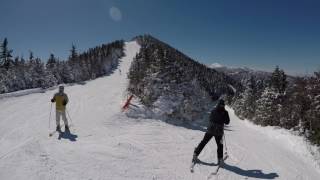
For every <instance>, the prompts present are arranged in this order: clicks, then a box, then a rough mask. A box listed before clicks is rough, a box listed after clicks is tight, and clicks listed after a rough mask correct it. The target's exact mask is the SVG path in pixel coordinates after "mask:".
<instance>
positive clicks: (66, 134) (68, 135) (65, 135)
mask: <svg viewBox="0 0 320 180" xmlns="http://www.w3.org/2000/svg"><path fill="white" fill-rule="evenodd" d="M77 138H78V136H77V135H75V134H72V133H71V132H70V131H65V132H61V133H59V137H58V139H59V140H60V139H69V140H70V141H77Z"/></svg>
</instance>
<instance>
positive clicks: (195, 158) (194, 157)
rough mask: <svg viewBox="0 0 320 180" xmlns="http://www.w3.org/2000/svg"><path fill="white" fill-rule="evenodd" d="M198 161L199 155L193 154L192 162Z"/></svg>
mask: <svg viewBox="0 0 320 180" xmlns="http://www.w3.org/2000/svg"><path fill="white" fill-rule="evenodd" d="M197 161H198V155H197V154H193V157H192V163H196V162H197Z"/></svg>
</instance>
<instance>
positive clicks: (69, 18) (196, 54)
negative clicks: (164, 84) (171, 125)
mask: <svg viewBox="0 0 320 180" xmlns="http://www.w3.org/2000/svg"><path fill="white" fill-rule="evenodd" d="M111 9H112V10H111ZM319 9H320V1H317V0H299V1H296V0H197V1H196V0H193V1H187V0H0V39H1V40H2V39H3V38H4V37H7V38H8V40H9V46H10V47H11V48H12V49H13V50H14V55H23V56H24V57H28V51H29V50H32V51H33V52H34V54H35V56H38V57H41V58H43V59H47V58H48V56H49V54H50V52H53V53H54V54H55V55H56V56H58V57H60V58H61V59H65V58H67V57H68V55H69V49H70V47H71V44H72V43H75V44H76V46H77V47H78V49H79V50H80V51H82V50H86V49H87V48H90V47H94V46H96V45H99V44H101V43H106V42H111V41H113V40H117V39H124V40H130V39H131V38H132V37H134V36H136V35H140V34H145V33H148V34H151V35H153V36H155V37H156V38H158V39H160V40H162V41H164V42H167V43H168V44H170V45H172V46H173V47H176V48H177V49H179V50H181V51H182V52H184V53H185V54H187V55H188V56H190V57H192V58H194V59H196V60H198V61H200V62H202V63H205V64H211V63H214V62H218V63H220V64H223V65H227V66H233V67H242V66H247V67H251V68H256V69H260V70H267V71H271V70H273V69H274V67H275V66H276V65H279V66H280V68H283V69H284V70H285V71H286V72H287V73H289V74H304V73H312V72H313V71H315V70H318V69H320V10H319ZM110 11H112V13H111V14H112V16H111V14H110Z"/></svg>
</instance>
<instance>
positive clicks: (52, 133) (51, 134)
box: [49, 130, 70, 137]
mask: <svg viewBox="0 0 320 180" xmlns="http://www.w3.org/2000/svg"><path fill="white" fill-rule="evenodd" d="M57 132H58V133H59V134H63V133H66V132H67V131H66V130H65V132H62V131H61V130H60V131H57V130H55V131H52V132H50V133H49V137H52V136H53V135H54V134H56V133H57ZM69 133H70V131H69Z"/></svg>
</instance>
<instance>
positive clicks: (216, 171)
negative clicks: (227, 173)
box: [190, 154, 229, 179]
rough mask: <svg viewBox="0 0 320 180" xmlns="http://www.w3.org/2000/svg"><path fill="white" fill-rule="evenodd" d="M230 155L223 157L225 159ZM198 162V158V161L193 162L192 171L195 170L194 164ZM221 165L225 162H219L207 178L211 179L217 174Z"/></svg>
mask: <svg viewBox="0 0 320 180" xmlns="http://www.w3.org/2000/svg"><path fill="white" fill-rule="evenodd" d="M228 157H229V156H228V154H226V155H225V156H224V158H223V161H225V160H226V159H227V158H228ZM197 162H198V161H197V160H196V161H193V162H192V163H191V166H190V172H191V173H193V172H194V166H195V165H196V164H197ZM221 166H223V163H222V164H221V163H219V164H218V165H217V168H216V170H215V171H213V172H212V173H210V174H209V176H208V178H207V179H211V177H212V176H215V175H217V174H218V172H219V169H220V167H221Z"/></svg>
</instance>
